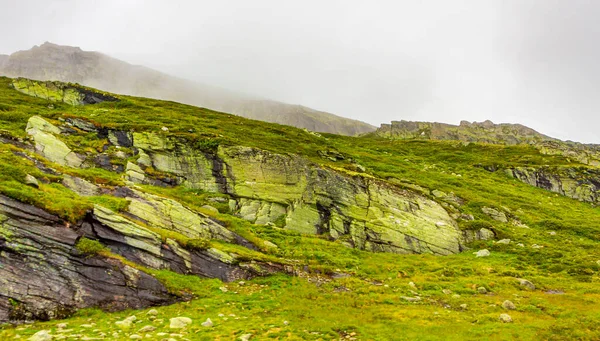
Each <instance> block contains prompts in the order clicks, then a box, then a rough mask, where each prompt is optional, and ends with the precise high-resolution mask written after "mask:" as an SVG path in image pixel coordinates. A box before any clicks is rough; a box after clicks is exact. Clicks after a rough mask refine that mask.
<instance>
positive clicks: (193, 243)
mask: <svg viewBox="0 0 600 341" xmlns="http://www.w3.org/2000/svg"><path fill="white" fill-rule="evenodd" d="M182 246H183V247H184V248H185V249H187V250H190V251H202V250H206V249H209V248H210V247H211V243H210V240H208V239H202V238H195V239H188V240H187V241H186V242H185V244H183V245H182Z"/></svg>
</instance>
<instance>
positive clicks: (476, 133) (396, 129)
mask: <svg viewBox="0 0 600 341" xmlns="http://www.w3.org/2000/svg"><path fill="white" fill-rule="evenodd" d="M375 134H376V135H379V136H382V137H387V138H392V139H427V140H457V141H465V142H479V143H500V144H523V143H533V142H539V141H543V140H547V139H550V138H549V137H547V136H545V135H542V134H540V133H538V132H537V131H535V130H533V129H531V128H528V127H526V126H523V125H520V124H507V123H503V124H494V123H493V122H491V121H485V122H472V123H471V122H467V121H462V122H460V125H458V126H456V125H452V124H446V123H437V122H412V121H392V124H382V125H381V127H380V128H379V129H378V130H377V131H376V132H375Z"/></svg>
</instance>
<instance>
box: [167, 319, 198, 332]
mask: <svg viewBox="0 0 600 341" xmlns="http://www.w3.org/2000/svg"><path fill="white" fill-rule="evenodd" d="M190 324H192V319H191V318H189V317H174V318H172V319H171V320H170V324H169V328H171V329H183V328H186V327H187V326H189V325H190Z"/></svg>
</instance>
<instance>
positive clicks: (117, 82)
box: [0, 42, 375, 135]
mask: <svg viewBox="0 0 600 341" xmlns="http://www.w3.org/2000/svg"><path fill="white" fill-rule="evenodd" d="M0 63H2V64H0V65H1V66H2V68H1V69H0V73H1V74H3V75H6V76H9V77H26V78H31V79H39V80H58V81H64V82H74V83H80V84H82V85H86V86H90V87H94V88H98V89H102V90H106V91H111V92H115V93H122V94H128V95H135V96H144V97H151V98H158V99H167V100H173V101H177V102H182V103H186V104H191V105H196V106H200V107H206V108H209V109H213V110H218V111H223V112H228V113H233V114H236V115H240V116H244V117H249V118H254V119H257V120H262V121H267V122H274V123H280V124H288V125H292V126H296V127H300V128H306V129H309V130H312V131H318V132H327V133H338V134H343V135H356V134H361V133H365V132H369V131H372V130H374V129H375V127H373V126H371V125H369V124H367V123H364V122H360V121H356V120H351V119H347V118H343V117H340V116H336V115H333V114H330V113H326V112H321V111H318V110H314V109H310V108H308V107H304V106H301V105H291V104H286V103H281V102H277V101H272V100H266V99H261V98H258V97H254V96H248V95H244V94H240V93H237V92H234V91H229V90H226V89H222V88H219V87H213V86H210V85H205V84H201V83H197V82H192V81H189V80H185V79H181V78H178V77H173V76H170V75H167V74H164V73H161V72H158V71H155V70H152V69H150V68H147V67H143V66H137V65H132V64H129V63H127V62H124V61H121V60H118V59H116V58H112V57H109V56H107V55H104V54H102V53H99V52H88V51H83V50H82V49H81V48H79V47H73V46H65V45H58V44H54V43H50V42H45V43H44V44H42V45H40V46H37V45H36V46H34V47H33V48H31V49H29V50H25V51H18V52H15V53H13V54H12V55H10V56H8V58H5V60H3V59H2V58H0Z"/></svg>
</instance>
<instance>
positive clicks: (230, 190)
mask: <svg viewBox="0 0 600 341" xmlns="http://www.w3.org/2000/svg"><path fill="white" fill-rule="evenodd" d="M133 145H134V147H135V148H137V150H138V151H139V153H140V155H141V156H142V157H140V160H143V161H142V162H139V163H140V165H139V166H138V167H139V169H137V168H136V169H135V171H134V173H135V174H137V175H133V174H130V173H129V171H128V174H130V179H131V180H133V181H139V180H140V179H142V178H145V176H144V175H143V174H142V177H140V176H139V174H140V171H142V172H143V168H144V167H152V168H153V169H154V170H158V171H161V172H166V173H170V174H174V175H176V176H177V182H178V183H179V184H182V185H184V186H187V187H190V188H199V189H202V190H206V191H212V192H220V193H224V194H229V195H230V196H231V197H232V200H231V202H230V207H231V209H232V211H233V212H234V213H236V214H238V215H239V216H241V217H242V218H244V219H247V220H249V221H252V222H255V223H259V224H267V223H275V224H280V225H281V226H282V227H285V228H288V229H292V230H296V231H300V232H303V233H311V234H326V235H328V236H330V237H331V238H332V239H341V240H343V241H344V242H346V243H347V244H348V245H349V246H353V247H356V248H359V249H364V250H370V251H379V252H397V253H434V254H451V253H456V252H459V251H460V250H461V245H462V243H463V236H462V234H461V232H460V231H459V230H458V228H457V225H456V222H454V220H453V219H452V218H451V217H450V216H449V215H448V213H447V212H446V211H445V210H444V208H443V207H442V206H440V205H439V204H437V203H436V202H435V201H432V200H430V199H428V198H426V197H423V196H421V195H419V194H416V193H413V192H410V191H407V190H401V189H399V188H396V187H395V186H393V185H390V184H388V183H385V182H383V181H381V180H377V179H374V178H371V177H368V176H360V175H349V174H344V173H340V172H338V171H334V170H330V169H326V168H322V167H319V166H317V165H315V164H312V163H310V162H308V161H306V160H305V159H303V158H301V157H297V156H293V155H279V154H274V153H270V152H267V151H263V150H258V149H253V148H246V147H219V149H218V151H217V152H216V153H207V152H202V151H198V150H194V149H193V148H192V147H190V145H189V144H187V143H186V142H185V141H180V140H177V139H173V138H167V137H163V136H161V135H159V134H154V133H134V134H133ZM128 169H130V170H132V171H133V169H134V167H133V166H132V167H128Z"/></svg>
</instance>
